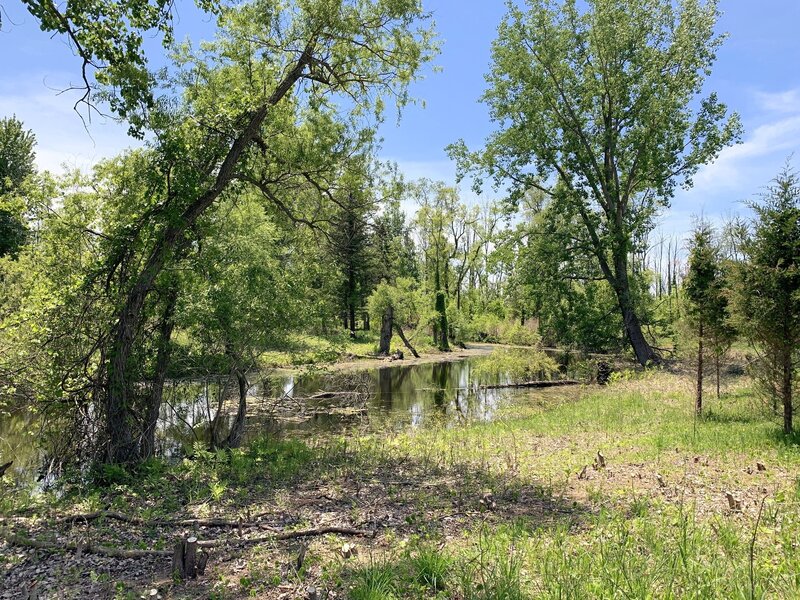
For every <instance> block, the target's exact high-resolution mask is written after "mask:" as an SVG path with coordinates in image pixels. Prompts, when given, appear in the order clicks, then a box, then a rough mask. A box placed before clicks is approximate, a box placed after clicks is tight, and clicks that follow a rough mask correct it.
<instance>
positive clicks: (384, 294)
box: [368, 277, 426, 358]
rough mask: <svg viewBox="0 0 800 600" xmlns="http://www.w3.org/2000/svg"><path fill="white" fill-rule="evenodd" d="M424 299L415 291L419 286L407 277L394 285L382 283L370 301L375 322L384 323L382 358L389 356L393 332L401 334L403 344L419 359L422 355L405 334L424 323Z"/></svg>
mask: <svg viewBox="0 0 800 600" xmlns="http://www.w3.org/2000/svg"><path fill="white" fill-rule="evenodd" d="M423 303H424V298H422V297H421V296H420V294H419V291H418V290H417V289H416V288H415V283H414V281H413V280H412V279H409V278H407V277H398V278H397V280H396V282H395V283H394V284H389V283H385V282H383V283H379V284H378V286H377V287H376V288H375V291H374V292H372V295H371V296H370V297H369V300H368V306H369V311H370V313H372V315H373V316H374V318H375V319H376V320H377V319H381V337H380V347H379V350H378V352H379V353H380V354H384V355H386V354H389V351H390V349H391V343H392V332H395V333H397V335H398V336H399V337H400V339H401V340H402V341H403V344H404V345H405V346H406V348H408V350H409V351H410V352H411V354H413V355H414V356H415V357H417V358H419V354H418V353H417V351H416V350H415V349H414V347H413V346H412V345H411V341H410V340H409V339H408V338H407V337H406V335H405V332H404V331H403V328H404V327H416V326H418V325H419V324H420V322H423V321H424V319H423V318H422V315H424V314H425V312H426V311H424V310H423V309H422V305H423Z"/></svg>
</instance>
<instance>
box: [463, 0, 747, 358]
mask: <svg viewBox="0 0 800 600" xmlns="http://www.w3.org/2000/svg"><path fill="white" fill-rule="evenodd" d="M584 4H585V9H583V10H582V9H581V8H579V3H578V2H577V0H564V1H563V2H557V1H555V0H528V2H527V10H523V9H522V8H520V7H518V6H516V5H511V6H510V7H509V9H508V14H507V15H506V17H505V18H504V20H503V22H502V23H501V25H500V27H499V30H498V38H497V39H496V41H495V42H494V44H493V46H492V60H493V67H492V71H491V73H490V74H489V75H488V76H487V81H488V83H489V89H488V90H487V91H486V92H485V93H484V95H483V100H484V102H486V103H487V104H488V105H489V108H490V111H491V117H492V120H493V121H494V122H496V123H498V125H499V126H500V130H499V131H497V132H496V133H494V134H492V135H491V136H490V137H489V138H488V140H487V143H486V148H485V150H483V151H481V152H470V151H468V150H467V148H466V145H465V144H464V142H463V141H462V142H458V143H457V144H454V145H452V146H451V147H450V148H449V151H450V154H451V156H452V157H454V158H455V159H456V160H457V161H458V163H459V172H460V175H461V176H464V175H466V174H468V173H472V174H473V175H474V176H475V182H476V183H475V186H476V190H478V191H480V190H481V187H482V183H483V179H484V178H486V177H489V178H491V179H492V180H493V181H494V182H495V185H508V186H509V189H510V199H511V201H512V202H516V201H518V200H519V199H520V198H521V197H522V195H523V194H524V193H526V192H527V191H528V190H531V189H538V190H540V191H542V192H544V193H545V194H546V195H548V196H551V197H557V198H558V199H559V201H560V202H563V203H565V204H568V205H570V206H572V207H574V210H575V211H576V213H577V214H578V216H579V218H580V222H581V224H582V227H583V233H582V243H583V244H585V245H586V246H587V248H588V252H589V254H590V255H591V257H592V258H593V260H596V261H597V264H598V266H599V268H600V271H601V273H602V275H603V277H604V278H605V279H606V280H607V281H608V283H609V284H610V285H611V288H612V289H613V290H614V293H615V296H616V299H617V305H618V309H619V312H620V315H621V316H622V320H623V323H624V325H625V331H626V334H627V337H628V340H629V342H630V344H631V346H632V348H633V350H634V352H635V354H636V358H637V359H638V360H639V362H640V363H642V364H645V363H647V362H649V361H652V360H657V359H658V356H657V354H656V352H655V351H654V350H653V348H651V346H650V344H649V343H648V342H647V340H646V339H645V337H644V334H643V332H642V326H641V322H640V318H639V315H638V314H637V307H636V305H635V298H634V295H633V294H632V290H631V282H630V277H631V274H630V270H629V264H628V263H629V256H630V254H631V252H632V251H633V247H632V246H633V243H634V240H636V239H643V238H644V237H646V236H644V235H642V232H643V231H646V230H647V229H648V228H649V227H652V222H653V216H654V215H655V213H656V212H657V211H658V210H659V209H660V208H662V207H664V206H666V205H667V204H668V202H669V199H670V198H671V197H672V195H673V193H674V190H675V187H676V186H677V185H678V184H679V183H681V182H683V183H684V184H685V185H687V186H688V185H691V180H692V176H693V175H694V174H695V173H696V172H697V170H698V168H699V167H700V166H701V165H703V164H705V163H706V162H708V161H709V160H712V159H713V158H714V157H716V156H717V155H718V153H719V152H720V150H721V149H722V148H724V147H725V146H727V145H729V144H731V143H733V142H734V141H736V140H737V139H738V137H739V133H740V127H739V121H738V117H737V116H736V115H733V116H731V117H729V118H726V108H725V106H724V105H723V104H721V103H720V102H719V101H718V99H717V97H716V95H715V94H711V95H710V96H708V97H706V98H702V99H698V96H699V94H700V93H701V91H702V87H703V83H704V81H705V78H706V76H707V75H708V74H709V72H710V67H711V64H712V63H713V62H714V59H715V55H716V51H717V49H718V48H719V46H720V44H721V43H722V40H723V36H721V35H718V34H716V33H715V32H714V26H715V24H716V21H717V18H718V14H719V12H718V10H717V2H716V0H709V1H708V2H707V3H705V4H702V3H701V2H700V1H699V0H680V1H679V2H673V1H672V0H588V1H587V2H586V3H580V6H584Z"/></svg>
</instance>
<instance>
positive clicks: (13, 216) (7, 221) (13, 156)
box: [0, 117, 36, 257]
mask: <svg viewBox="0 0 800 600" xmlns="http://www.w3.org/2000/svg"><path fill="white" fill-rule="evenodd" d="M35 145H36V137H35V136H34V135H33V132H32V131H30V130H27V131H26V130H25V129H24V128H23V125H22V121H20V120H19V119H17V118H16V117H8V118H5V119H0V257H2V256H6V255H8V254H11V255H15V254H16V253H17V252H18V251H19V248H20V246H22V244H24V243H25V237H26V236H27V233H28V230H27V228H26V226H25V223H24V221H23V218H22V214H21V213H22V212H23V211H24V206H23V204H24V203H22V202H19V201H15V199H14V198H12V196H13V195H14V192H17V191H18V190H19V188H20V186H21V185H22V183H23V182H24V181H25V179H26V178H27V177H28V176H30V175H32V174H33V173H34V172H35V170H36V169H35V166H34V159H35V158H36V154H35V152H34V147H35ZM17 200H18V199H17Z"/></svg>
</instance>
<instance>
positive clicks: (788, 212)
mask: <svg viewBox="0 0 800 600" xmlns="http://www.w3.org/2000/svg"><path fill="white" fill-rule="evenodd" d="M752 208H753V210H754V211H755V214H756V218H755V221H754V223H753V232H752V235H751V237H750V238H749V239H748V240H746V241H745V244H744V253H745V256H746V257H747V259H748V260H747V261H743V262H740V263H737V264H736V267H735V271H734V273H735V278H734V286H733V294H732V298H733V305H734V308H735V315H736V320H737V322H738V324H739V328H740V330H741V331H742V332H744V333H745V334H747V335H748V336H749V337H750V339H751V340H752V342H753V343H754V344H755V345H756V346H757V347H758V348H759V350H760V351H761V354H762V359H763V358H767V363H769V364H767V377H768V379H769V380H770V381H771V383H772V386H771V387H772V388H773V389H774V390H775V391H776V393H777V395H778V397H779V398H780V400H781V401H782V403H783V430H784V432H785V433H787V434H788V433H791V432H792V428H793V423H792V417H793V405H792V399H793V381H794V378H795V375H796V357H797V347H798V344H800V180H799V179H798V176H797V173H796V172H795V171H793V170H791V169H790V168H789V167H788V166H787V167H786V168H784V169H783V171H781V173H780V174H779V175H778V176H777V177H776V178H775V179H774V180H773V182H772V185H770V186H769V188H768V189H767V192H766V193H765V194H764V196H763V198H762V201H761V202H760V203H756V204H753V205H752ZM769 357H772V358H773V359H774V362H773V361H772V360H770V359H769Z"/></svg>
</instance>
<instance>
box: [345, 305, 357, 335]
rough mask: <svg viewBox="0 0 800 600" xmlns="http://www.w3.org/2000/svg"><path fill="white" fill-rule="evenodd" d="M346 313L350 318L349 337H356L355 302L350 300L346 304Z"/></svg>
mask: <svg viewBox="0 0 800 600" xmlns="http://www.w3.org/2000/svg"><path fill="white" fill-rule="evenodd" d="M347 315H348V318H349V319H350V337H351V338H354V337H356V306H355V303H354V302H353V301H352V300H350V302H349V303H348V305H347Z"/></svg>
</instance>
